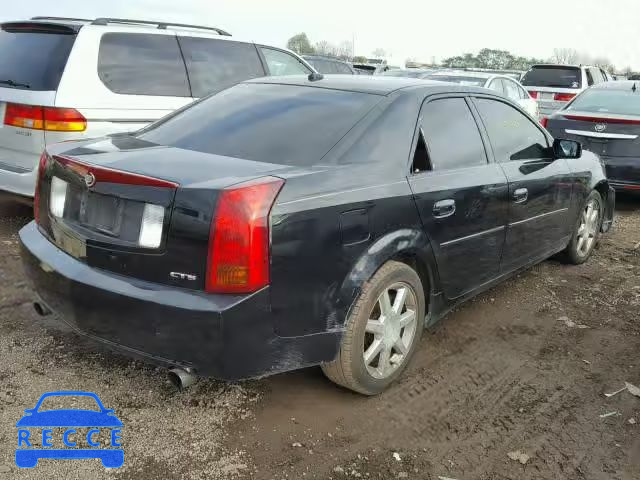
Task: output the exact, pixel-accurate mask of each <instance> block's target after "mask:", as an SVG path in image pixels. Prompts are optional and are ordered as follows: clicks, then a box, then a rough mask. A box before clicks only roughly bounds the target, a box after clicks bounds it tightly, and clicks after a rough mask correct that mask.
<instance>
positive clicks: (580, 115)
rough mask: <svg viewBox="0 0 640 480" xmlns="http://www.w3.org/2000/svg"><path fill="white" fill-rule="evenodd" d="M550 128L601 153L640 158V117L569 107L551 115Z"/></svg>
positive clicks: (555, 134)
mask: <svg viewBox="0 0 640 480" xmlns="http://www.w3.org/2000/svg"><path fill="white" fill-rule="evenodd" d="M547 129H548V130H549V132H550V133H551V134H552V135H553V136H554V137H558V138H569V139H573V140H577V141H579V142H581V143H582V146H583V148H584V149H585V150H589V151H591V152H593V153H596V154H598V155H600V156H607V157H636V158H640V116H635V115H619V114H607V113H598V114H594V113H592V112H591V113H590V112H580V111H574V110H571V111H568V110H566V111H563V112H558V113H557V114H555V115H553V116H552V117H550V118H549V121H548V123H547Z"/></svg>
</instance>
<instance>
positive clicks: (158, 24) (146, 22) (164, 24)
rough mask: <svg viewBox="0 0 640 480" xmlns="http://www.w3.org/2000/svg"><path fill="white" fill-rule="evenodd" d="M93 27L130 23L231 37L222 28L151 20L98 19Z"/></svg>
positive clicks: (93, 23) (93, 22) (92, 23)
mask: <svg viewBox="0 0 640 480" xmlns="http://www.w3.org/2000/svg"><path fill="white" fill-rule="evenodd" d="M89 21H90V22H91V25H108V24H110V23H129V24H133V25H155V26H156V27H157V28H159V29H160V30H166V28H167V27H181V28H198V29H201V30H211V31H214V32H216V33H217V34H218V35H224V36H226V37H230V36H231V34H230V33H229V32H227V31H225V30H222V29H221V28H216V27H205V26H202V25H189V24H187V23H174V22H156V21H150V20H132V19H128V18H109V17H101V18H96V19H95V20H93V21H91V20H89Z"/></svg>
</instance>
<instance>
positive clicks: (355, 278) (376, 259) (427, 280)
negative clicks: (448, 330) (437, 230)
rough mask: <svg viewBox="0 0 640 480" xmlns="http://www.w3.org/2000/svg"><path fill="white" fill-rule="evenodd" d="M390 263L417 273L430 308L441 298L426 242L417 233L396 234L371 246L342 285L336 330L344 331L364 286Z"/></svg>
mask: <svg viewBox="0 0 640 480" xmlns="http://www.w3.org/2000/svg"><path fill="white" fill-rule="evenodd" d="M389 260H398V261H402V262H405V263H408V264H409V265H411V266H412V267H413V268H415V269H416V270H417V271H418V274H419V275H420V277H421V280H422V282H423V286H424V288H425V297H426V298H427V301H428V302H429V305H433V301H432V300H433V298H434V297H435V296H440V295H439V294H440V292H441V289H440V279H439V277H438V273H437V267H436V262H435V258H434V255H433V250H432V248H431V242H430V240H429V238H428V237H427V235H426V234H425V233H424V232H423V231H422V230H419V229H409V228H408V229H402V230H396V231H395V232H391V233H388V234H386V235H385V236H383V237H381V238H379V239H377V240H376V241H375V242H374V243H372V244H371V245H370V246H369V248H367V250H366V251H365V252H364V253H363V254H362V255H361V256H360V257H359V258H358V260H357V261H356V262H355V264H354V265H353V268H352V269H351V271H350V272H349V274H348V275H347V276H346V278H345V279H344V281H343V282H342V284H341V286H340V288H339V289H338V291H337V298H336V301H335V303H334V305H338V311H336V312H334V315H335V317H334V318H336V319H339V321H340V322H341V324H340V325H337V327H338V328H340V329H342V328H344V325H345V322H346V319H347V318H348V316H349V313H350V312H351V309H352V308H353V306H354V304H355V302H356V300H357V298H358V295H359V294H360V291H361V290H362V287H363V285H364V283H365V282H366V281H368V280H369V279H370V278H371V277H373V275H374V274H375V273H376V272H377V271H378V269H379V268H380V267H382V265H384V264H385V263H386V262H388V261H389ZM429 310H431V309H429ZM430 313H431V312H430Z"/></svg>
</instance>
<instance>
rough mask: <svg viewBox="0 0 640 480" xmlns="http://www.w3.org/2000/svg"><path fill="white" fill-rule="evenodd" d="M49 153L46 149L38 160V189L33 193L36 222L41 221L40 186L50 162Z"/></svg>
mask: <svg viewBox="0 0 640 480" xmlns="http://www.w3.org/2000/svg"><path fill="white" fill-rule="evenodd" d="M49 158H50V157H49V154H48V153H47V151H46V150H45V151H44V152H42V155H40V161H39V162H38V176H37V180H36V190H35V192H34V195H33V218H34V219H35V221H36V223H40V187H41V185H42V177H43V176H44V171H45V169H46V168H47V163H48V162H49Z"/></svg>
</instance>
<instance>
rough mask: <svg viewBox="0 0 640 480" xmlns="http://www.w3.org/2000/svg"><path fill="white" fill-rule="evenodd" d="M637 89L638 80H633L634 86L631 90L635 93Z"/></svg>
mask: <svg viewBox="0 0 640 480" xmlns="http://www.w3.org/2000/svg"><path fill="white" fill-rule="evenodd" d="M636 90H637V88H636V82H633V87H631V91H632V92H633V93H635V92H636Z"/></svg>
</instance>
